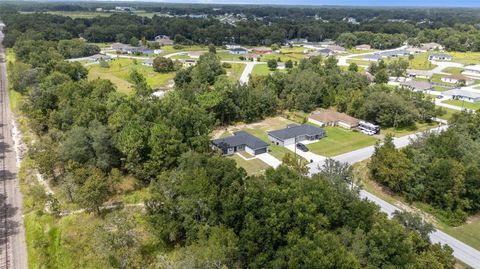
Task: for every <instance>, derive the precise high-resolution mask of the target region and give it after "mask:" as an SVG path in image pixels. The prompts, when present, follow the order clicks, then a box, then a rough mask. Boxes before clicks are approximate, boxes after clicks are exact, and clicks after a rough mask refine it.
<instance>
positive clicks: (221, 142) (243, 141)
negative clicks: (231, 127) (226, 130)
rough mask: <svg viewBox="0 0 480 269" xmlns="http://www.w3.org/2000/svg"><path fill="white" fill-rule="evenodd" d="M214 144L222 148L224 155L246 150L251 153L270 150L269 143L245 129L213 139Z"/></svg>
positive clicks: (215, 146)
mask: <svg viewBox="0 0 480 269" xmlns="http://www.w3.org/2000/svg"><path fill="white" fill-rule="evenodd" d="M212 146H213V147H214V148H218V149H220V150H221V151H222V152H223V154H224V155H232V154H234V153H235V152H239V151H246V152H247V153H249V154H251V155H258V154H262V153H266V152H268V144H267V143H265V142H264V141H263V140H261V139H259V138H257V137H256V136H253V135H251V134H249V133H247V132H245V131H239V132H235V133H234V135H233V136H229V137H225V138H219V139H215V140H212Z"/></svg>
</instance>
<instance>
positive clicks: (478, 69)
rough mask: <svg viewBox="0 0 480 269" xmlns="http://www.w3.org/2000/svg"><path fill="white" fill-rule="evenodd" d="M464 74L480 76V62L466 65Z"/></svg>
mask: <svg viewBox="0 0 480 269" xmlns="http://www.w3.org/2000/svg"><path fill="white" fill-rule="evenodd" d="M462 74H464V75H473V76H480V64H477V65H469V66H465V67H464V71H463V73H462Z"/></svg>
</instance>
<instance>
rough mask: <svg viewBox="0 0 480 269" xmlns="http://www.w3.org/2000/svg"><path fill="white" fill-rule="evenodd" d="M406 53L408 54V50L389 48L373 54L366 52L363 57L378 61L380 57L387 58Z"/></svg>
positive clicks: (405, 54)
mask: <svg viewBox="0 0 480 269" xmlns="http://www.w3.org/2000/svg"><path fill="white" fill-rule="evenodd" d="M408 55H410V52H409V51H407V50H390V51H383V52H377V53H374V54H367V55H365V56H364V57H363V59H364V60H367V61H380V60H382V59H388V58H392V57H404V56H408Z"/></svg>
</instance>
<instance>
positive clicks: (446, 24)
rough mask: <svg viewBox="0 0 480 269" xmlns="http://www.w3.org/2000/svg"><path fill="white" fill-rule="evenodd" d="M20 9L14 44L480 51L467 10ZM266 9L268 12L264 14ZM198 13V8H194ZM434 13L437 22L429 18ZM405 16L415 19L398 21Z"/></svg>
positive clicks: (10, 17) (10, 11)
mask: <svg viewBox="0 0 480 269" xmlns="http://www.w3.org/2000/svg"><path fill="white" fill-rule="evenodd" d="M16 9H21V8H19V7H16V6H15V5H13V7H12V6H9V5H5V8H2V11H1V13H3V16H2V19H3V20H4V21H5V23H6V24H7V25H8V27H7V29H6V33H7V36H6V39H5V45H6V46H8V47H11V46H13V44H14V43H15V41H16V40H17V39H19V38H20V39H21V38H22V36H23V35H26V36H28V38H29V39H46V40H57V41H58V40H62V39H70V38H76V37H80V36H81V37H84V38H86V39H87V40H88V41H90V42H114V41H117V42H124V43H128V41H129V40H130V39H131V38H133V37H135V38H137V39H142V38H146V39H149V40H152V39H153V38H154V37H155V36H156V35H158V34H168V35H170V36H171V37H173V38H174V39H175V41H176V42H177V43H179V44H191V43H200V44H210V43H213V44H215V45H223V44H227V43H232V42H236V43H239V44H242V45H252V46H258V45H272V44H283V43H285V42H286V40H289V39H293V38H308V39H309V40H310V41H322V40H325V39H338V40H339V42H340V43H344V44H345V45H347V46H353V45H358V44H363V43H367V44H370V45H371V46H372V47H374V48H379V49H385V48H393V47H398V46H400V45H401V44H402V43H403V42H405V41H407V40H408V42H409V43H411V44H419V43H422V42H438V43H440V44H442V45H444V46H445V47H446V49H447V50H455V51H480V30H479V29H478V27H475V25H478V23H479V19H478V16H477V15H475V14H472V13H471V12H469V11H467V10H463V9H458V10H455V9H454V10H435V11H430V10H428V12H427V11H425V10H424V11H422V10H420V11H419V10H415V11H410V12H409V11H406V10H401V9H399V10H398V12H397V13H396V14H392V13H389V12H383V11H381V10H368V9H326V11H329V12H326V11H325V10H322V9H320V10H318V11H315V9H312V10H313V11H315V12H313V11H312V10H310V9H294V8H293V9H292V8H290V9H289V8H276V9H274V11H268V12H267V11H266V9H261V8H260V9H253V10H256V11H257V12H260V13H259V14H251V16H262V19H261V20H255V19H250V20H247V21H239V22H238V23H236V24H235V25H230V24H225V23H222V22H220V21H219V20H217V19H215V18H213V17H209V18H206V19H196V18H189V17H160V16H154V17H153V18H148V17H142V16H138V15H134V14H112V15H111V16H109V17H95V18H91V19H88V18H76V19H72V18H69V17H64V16H58V15H51V14H46V13H42V15H40V14H20V13H18V11H17V10H16ZM38 10H40V11H41V10H43V9H42V8H39V9H38ZM246 10H248V9H246ZM262 10H265V12H264V13H262V12H261V11H262ZM275 10H278V12H275ZM352 10H354V12H352ZM194 11H195V9H193V10H192V12H194ZM280 11H281V12H280ZM295 11H297V12H304V13H305V14H304V15H303V16H302V15H298V16H295V17H290V16H282V14H284V13H287V12H289V13H291V14H295ZM178 12H180V11H178ZM182 12H187V10H183V11H182ZM232 12H234V11H232ZM312 12H313V13H312ZM323 12H326V13H328V14H333V15H330V16H331V17H332V18H331V20H329V21H324V20H317V19H315V18H313V17H308V16H307V15H312V14H323ZM350 13H355V14H356V15H355V16H354V17H357V18H358V19H359V20H360V21H361V23H360V24H350V23H348V22H346V21H343V20H342V18H344V17H346V16H347V15H348V14H350ZM407 13H411V14H410V15H408V14H407ZM187 14H188V13H187ZM291 14H290V15H291ZM380 14H381V15H380ZM412 14H414V15H415V18H410V16H414V15H412ZM432 14H433V15H432ZM325 15H326V14H325ZM402 15H403V16H402ZM322 16H323V15H322ZM330 16H328V17H330ZM384 16H385V17H384ZM442 16H443V17H442ZM459 16H460V17H459ZM328 17H325V18H328ZM430 17H431V20H432V21H435V22H434V23H432V22H430V21H429V18H430ZM322 18H323V17H322ZM325 18H324V19H325ZM402 18H409V19H412V20H411V21H410V20H409V21H398V20H399V19H400V20H401V19H402ZM392 20H393V21H392ZM347 33H348V34H347Z"/></svg>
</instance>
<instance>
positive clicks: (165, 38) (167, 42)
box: [155, 35, 173, 46]
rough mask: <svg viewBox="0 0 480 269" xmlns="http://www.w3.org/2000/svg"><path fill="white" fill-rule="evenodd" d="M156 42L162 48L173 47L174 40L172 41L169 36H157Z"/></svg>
mask: <svg viewBox="0 0 480 269" xmlns="http://www.w3.org/2000/svg"><path fill="white" fill-rule="evenodd" d="M155 42H158V44H160V46H165V45H173V40H171V39H170V37H169V36H168V35H157V36H156V37H155Z"/></svg>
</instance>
